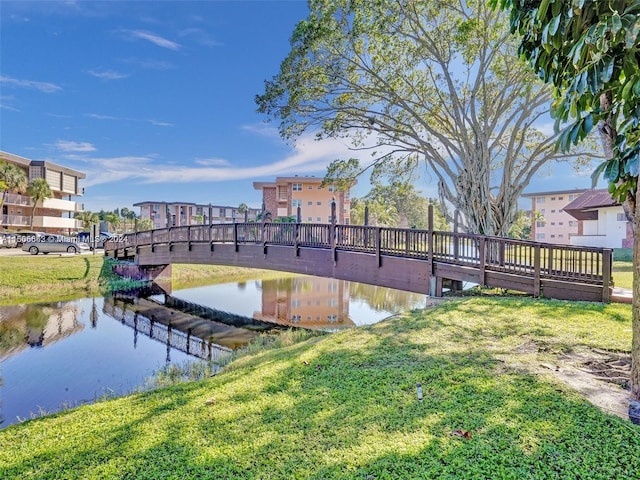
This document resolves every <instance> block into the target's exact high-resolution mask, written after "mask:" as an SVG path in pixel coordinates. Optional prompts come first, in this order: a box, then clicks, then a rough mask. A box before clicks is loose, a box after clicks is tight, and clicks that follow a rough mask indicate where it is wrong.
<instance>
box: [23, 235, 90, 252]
mask: <svg viewBox="0 0 640 480" xmlns="http://www.w3.org/2000/svg"><path fill="white" fill-rule="evenodd" d="M22 250H24V251H25V252H29V253H30V254H31V255H37V254H38V253H44V254H45V255H46V254H48V253H64V252H66V253H82V252H88V251H89V250H90V249H89V245H87V244H86V243H84V242H78V241H77V239H73V238H69V237H63V236H62V235H46V236H43V237H41V238H40V239H38V240H35V241H31V242H26V243H24V244H23V245H22Z"/></svg>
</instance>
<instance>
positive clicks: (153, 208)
mask: <svg viewBox="0 0 640 480" xmlns="http://www.w3.org/2000/svg"><path fill="white" fill-rule="evenodd" d="M133 206H134V207H140V218H141V219H149V220H151V223H152V224H153V228H167V227H181V226H184V225H212V224H218V223H234V222H238V223H239V222H244V221H245V213H244V212H242V213H241V212H239V211H238V207H230V206H225V205H210V204H197V203H189V202H161V201H145V202H138V203H134V204H133ZM259 213H260V210H259V209H257V208H248V209H247V214H246V217H247V220H248V221H255V220H256V218H257V216H258V214H259Z"/></svg>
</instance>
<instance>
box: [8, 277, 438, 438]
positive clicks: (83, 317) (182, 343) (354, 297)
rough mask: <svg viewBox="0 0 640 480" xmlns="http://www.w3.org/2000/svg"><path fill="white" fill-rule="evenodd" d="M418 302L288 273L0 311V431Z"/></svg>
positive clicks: (401, 295) (409, 296)
mask: <svg viewBox="0 0 640 480" xmlns="http://www.w3.org/2000/svg"><path fill="white" fill-rule="evenodd" d="M425 299H426V297H425V296H423V295H418V294H413V293H407V292H400V291H396V290H389V289H386V288H380V287H373V286H369V285H362V284H356V283H351V282H345V281H341V280H332V279H324V278H316V277H307V276H295V277H286V278H280V279H275V280H261V279H256V280H252V281H247V282H242V283H237V282H234V283H227V284H221V285H211V286H205V287H199V288H192V289H185V290H177V291H174V293H173V294H172V295H168V294H166V293H164V292H162V291H156V292H153V291H152V292H144V293H143V294H142V295H139V296H138V295H131V294H117V295H114V296H112V297H109V298H105V299H103V298H87V299H82V300H74V301H69V302H57V303H47V304H37V305H35V304H33V305H15V306H10V307H0V427H4V426H6V425H9V424H11V423H15V422H16V421H18V419H24V418H29V417H31V416H33V415H37V414H39V413H42V412H46V413H51V412H55V411H58V410H60V409H61V408H66V407H73V406H76V405H78V404H82V403H87V402H93V401H95V400H96V399H98V398H102V397H104V396H109V397H111V396H115V395H121V394H125V393H129V392H132V391H135V390H136V389H139V388H141V387H142V386H144V385H145V382H146V381H147V379H148V378H149V377H150V376H152V375H153V374H154V372H157V371H158V370H159V369H160V368H162V367H163V366H165V365H167V364H168V363H169V362H171V363H172V364H181V363H184V362H187V361H189V359H191V361H196V360H197V359H204V360H205V361H211V362H214V363H216V362H220V361H221V360H222V359H223V358H225V357H227V356H228V355H230V352H231V350H232V349H235V348H238V347H240V346H242V345H246V344H247V343H249V342H250V341H251V340H253V339H254V338H255V337H256V336H258V335H259V334H260V332H262V331H265V330H270V329H274V328H291V327H294V328H314V329H322V330H337V329H342V328H347V327H353V326H357V325H364V324H371V323H375V322H377V321H380V320H382V319H384V318H386V317H388V316H390V315H392V314H394V313H396V312H399V311H403V310H408V309H412V308H416V307H422V306H424V305H425Z"/></svg>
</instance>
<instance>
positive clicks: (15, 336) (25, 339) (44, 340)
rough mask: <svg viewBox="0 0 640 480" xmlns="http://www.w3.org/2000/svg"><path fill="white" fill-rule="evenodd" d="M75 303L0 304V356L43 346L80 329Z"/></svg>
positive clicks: (78, 313)
mask: <svg viewBox="0 0 640 480" xmlns="http://www.w3.org/2000/svg"><path fill="white" fill-rule="evenodd" d="M80 313H81V310H80V307H79V306H78V305H77V304H76V303H75V302H58V303H47V304H29V305H15V306H10V307H0V357H4V356H9V355H13V354H15V353H16V352H18V351H20V350H22V349H23V348H26V347H27V346H31V347H43V346H46V345H49V344H52V343H54V342H57V341H58V340H62V339H63V338H66V337H68V336H70V335H73V334H74V333H77V332H79V331H81V330H82V329H83V328H84V326H83V324H82V323H80V322H79V321H78V317H79V315H80Z"/></svg>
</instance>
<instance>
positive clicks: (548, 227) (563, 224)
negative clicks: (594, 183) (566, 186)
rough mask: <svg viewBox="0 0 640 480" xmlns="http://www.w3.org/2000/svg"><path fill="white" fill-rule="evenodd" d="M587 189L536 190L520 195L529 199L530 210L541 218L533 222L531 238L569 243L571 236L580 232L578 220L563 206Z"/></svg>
mask: <svg viewBox="0 0 640 480" xmlns="http://www.w3.org/2000/svg"><path fill="white" fill-rule="evenodd" d="M586 191H587V189H580V190H561V191H553V192H537V193H528V194H525V195H522V196H523V197H524V198H530V199H531V212H539V213H540V215H541V216H542V219H540V220H537V221H535V222H534V223H533V225H532V228H531V239H532V240H535V241H538V242H544V243H553V244H560V245H569V244H570V243H571V240H570V238H571V236H573V235H578V233H579V232H580V221H579V220H578V219H576V218H575V217H574V216H572V215H570V214H569V213H567V212H566V211H565V207H566V206H567V205H569V204H570V203H571V202H573V201H574V200H576V199H577V198H578V197H580V196H581V195H582V194H583V193H585V192H586Z"/></svg>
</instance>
